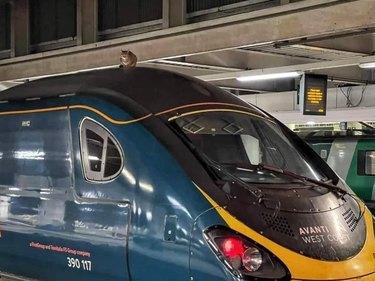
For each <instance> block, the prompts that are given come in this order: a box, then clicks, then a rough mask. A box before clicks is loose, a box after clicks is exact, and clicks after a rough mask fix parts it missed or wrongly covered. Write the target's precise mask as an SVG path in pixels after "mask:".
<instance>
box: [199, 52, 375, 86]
mask: <svg viewBox="0 0 375 281" xmlns="http://www.w3.org/2000/svg"><path fill="white" fill-rule="evenodd" d="M367 62H375V55H374V56H366V57H354V58H349V59H344V60H337V61H323V62H312V63H306V64H297V65H288V66H279V67H273V68H264V69H254V70H244V71H230V72H223V73H217V74H210V75H202V76H198V77H197V78H199V79H202V80H205V81H219V80H228V79H235V78H237V77H241V76H252V75H260V74H271V73H284V72H291V71H299V72H307V71H314V70H322V69H333V68H340V67H348V66H356V65H359V64H361V63H367Z"/></svg>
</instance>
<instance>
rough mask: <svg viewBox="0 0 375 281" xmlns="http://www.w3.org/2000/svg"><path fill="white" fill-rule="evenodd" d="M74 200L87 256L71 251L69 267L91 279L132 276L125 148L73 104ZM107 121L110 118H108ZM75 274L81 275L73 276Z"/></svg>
mask: <svg viewBox="0 0 375 281" xmlns="http://www.w3.org/2000/svg"><path fill="white" fill-rule="evenodd" d="M70 113H71V115H70V116H71V125H72V140H73V141H72V142H73V149H74V151H75V154H74V161H73V163H74V174H75V182H74V194H73V195H74V198H75V200H74V201H71V202H70V203H69V206H67V216H66V219H67V221H69V224H70V227H71V228H72V229H71V232H72V233H73V235H74V236H75V237H76V239H77V240H78V241H81V242H80V243H79V244H77V246H76V247H78V246H79V245H80V249H81V250H82V251H84V252H85V253H86V256H75V255H70V256H69V257H68V260H67V262H68V264H67V266H68V267H67V271H70V272H76V273H77V272H80V274H82V275H81V276H82V277H86V278H87V280H98V281H99V280H112V281H116V280H121V281H123V280H129V279H130V278H129V271H128V261H127V245H128V232H129V221H130V203H129V200H128V197H127V193H126V189H125V188H124V186H123V185H121V183H120V182H119V181H118V179H119V177H120V176H121V174H122V171H123V167H124V150H123V148H122V146H121V144H120V143H119V141H118V140H117V138H116V136H115V135H114V134H112V132H111V131H110V127H105V125H103V124H102V123H100V122H99V121H96V119H99V120H100V121H103V120H101V119H100V117H99V116H96V115H95V114H91V116H92V117H90V118H88V117H87V116H86V114H87V113H89V112H87V111H84V110H82V111H81V110H71V111H70ZM106 125H108V124H106ZM74 280H78V279H77V278H74Z"/></svg>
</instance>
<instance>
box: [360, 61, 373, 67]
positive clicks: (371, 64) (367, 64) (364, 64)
mask: <svg viewBox="0 0 375 281" xmlns="http://www.w3.org/2000/svg"><path fill="white" fill-rule="evenodd" d="M359 67H360V68H375V62H366V63H360V64H359Z"/></svg>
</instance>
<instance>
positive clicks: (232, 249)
mask: <svg viewBox="0 0 375 281" xmlns="http://www.w3.org/2000/svg"><path fill="white" fill-rule="evenodd" d="M220 246H221V251H222V252H223V254H224V255H225V256H226V257H227V258H235V257H236V256H240V257H242V255H243V253H244V252H245V247H244V245H243V243H242V241H241V240H240V239H238V238H232V237H230V238H225V239H224V241H223V242H221V245H220Z"/></svg>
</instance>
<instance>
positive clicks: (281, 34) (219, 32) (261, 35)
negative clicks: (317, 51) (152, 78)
mask: <svg viewBox="0 0 375 281" xmlns="http://www.w3.org/2000/svg"><path fill="white" fill-rule="evenodd" d="M334 4H337V5H334ZM374 10H375V1H373V0H356V1H349V2H348V1H339V0H305V1H300V2H296V3H291V4H288V5H282V6H279V7H274V8H269V9H264V10H260V11H255V12H250V13H246V14H240V15H236V16H231V17H226V18H221V19H215V20H211V21H205V22H199V23H195V24H189V25H184V26H179V27H175V28H169V29H165V30H160V31H154V32H149V33H147V34H142V35H134V36H129V37H126V38H119V39H113V40H108V41H102V42H97V43H93V44H88V45H83V46H76V47H71V48H66V49H62V50H55V51H49V52H45V53H38V54H33V55H28V56H23V57H17V58H12V59H5V60H1V61H0V81H5V80H12V79H17V78H25V77H34V76H40V75H46V74H55V73H56V74H57V73H64V72H71V71H77V70H82V69H92V68H97V67H103V66H110V65H116V64H118V62H119V54H120V50H121V49H123V48H128V49H131V50H132V51H133V52H135V53H136V54H137V56H138V58H139V61H150V60H156V59H160V58H167V57H177V56H182V55H189V54H197V53H204V52H212V51H215V50H223V49H231V48H238V47H241V46H249V45H255V44H264V43H266V42H276V41H285V40H289V39H296V38H306V37H319V36H322V37H324V36H329V35H333V34H338V33H341V34H342V33H347V34H350V33H353V32H356V31H360V30H364V29H372V28H375V17H374V16H373V11H374Z"/></svg>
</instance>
